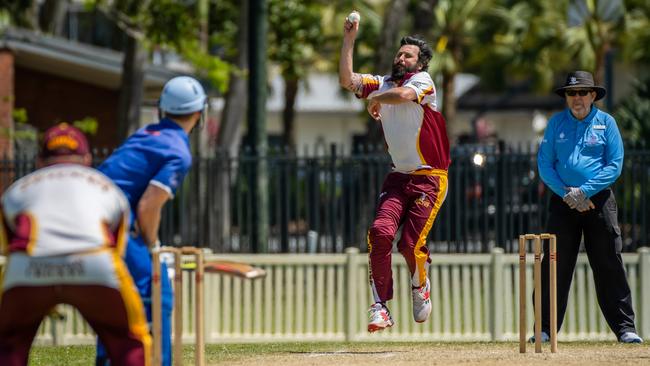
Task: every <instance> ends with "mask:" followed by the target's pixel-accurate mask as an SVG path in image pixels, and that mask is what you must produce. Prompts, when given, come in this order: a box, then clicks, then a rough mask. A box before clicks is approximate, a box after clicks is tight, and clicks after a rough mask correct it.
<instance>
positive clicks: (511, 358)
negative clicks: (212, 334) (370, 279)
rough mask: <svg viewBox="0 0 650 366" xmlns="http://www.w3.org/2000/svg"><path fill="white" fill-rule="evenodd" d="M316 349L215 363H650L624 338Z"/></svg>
mask: <svg viewBox="0 0 650 366" xmlns="http://www.w3.org/2000/svg"><path fill="white" fill-rule="evenodd" d="M314 348H315V349H314V350H313V351H311V350H309V351H304V350H301V351H291V350H286V351H284V350H282V351H280V350H278V351H275V352H268V353H267V352H261V353H258V354H251V355H243V354H240V355H237V356H235V357H232V356H234V355H231V357H227V359H224V360H220V361H218V362H216V363H214V362H210V364H211V365H242V366H243V365H246V366H250V365H254V366H261V365H288V366H298V365H314V366H320V365H322V366H326V365H327V366H329V365H336V366H341V365H355V366H356V365H368V366H378V365H390V366H401V365H445V366H448V365H464V366H471V365H480V366H488V365H494V366H505V365H548V364H549V363H552V364H555V365H576V366H577V365H589V366H596V365H608V366H609V365H617V366H618V365H630V366H639V365H650V347H648V346H647V345H643V344H641V345H627V344H618V343H580V344H576V343H566V344H562V343H560V345H559V351H558V353H555V354H552V353H550V350H549V349H548V346H545V349H544V353H541V354H540V353H538V354H535V353H534V347H533V346H532V345H529V347H528V353H526V354H520V353H519V346H518V344H517V343H453V344H450V343H418V344H415V345H409V344H406V343H405V344H388V345H382V343H380V342H377V344H376V345H367V344H364V345H355V344H350V345H346V346H340V345H339V346H338V347H337V349H334V348H332V349H328V347H327V346H326V345H318V346H317V347H314Z"/></svg>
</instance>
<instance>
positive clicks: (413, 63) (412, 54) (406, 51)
mask: <svg viewBox="0 0 650 366" xmlns="http://www.w3.org/2000/svg"><path fill="white" fill-rule="evenodd" d="M419 55H420V47H418V46H416V45H412V44H405V45H404V46H402V47H400V49H399V50H398V51H397V54H396V55H395V60H393V64H394V65H401V66H403V67H404V69H405V70H406V71H407V72H413V71H417V69H418V60H419V57H418V56H419Z"/></svg>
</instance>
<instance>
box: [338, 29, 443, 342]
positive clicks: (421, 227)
mask: <svg viewBox="0 0 650 366" xmlns="http://www.w3.org/2000/svg"><path fill="white" fill-rule="evenodd" d="M350 19H352V20H353V22H351V21H350ZM358 30H359V22H358V21H355V19H354V17H348V19H346V21H345V25H344V35H343V47H342V49H341V61H340V65H339V82H340V84H341V86H342V87H344V88H345V89H347V90H349V91H352V92H353V93H354V94H355V95H356V96H357V97H359V98H366V99H367V100H368V112H369V113H370V115H371V116H372V117H373V118H374V119H376V120H377V121H381V125H382V129H383V131H384V138H385V141H386V144H387V145H388V152H389V153H390V156H391V158H392V161H393V171H392V172H391V173H389V174H388V175H387V176H386V178H385V180H384V183H383V186H382V189H381V194H380V196H379V202H378V204H377V212H376V216H375V220H374V222H373V223H372V226H371V227H370V230H368V252H369V258H370V286H371V288H372V293H373V297H374V301H375V303H374V304H373V305H372V306H371V307H370V310H369V315H370V319H369V323H368V331H369V332H374V331H378V330H382V329H385V328H388V327H391V326H393V324H394V321H393V318H392V317H391V315H390V312H389V311H388V308H387V307H386V302H387V301H388V300H391V299H392V298H393V279H392V272H391V252H392V247H393V239H394V238H395V234H396V232H397V229H398V228H399V227H400V226H402V236H401V238H400V241H399V244H398V249H399V251H400V253H402V255H403V256H404V258H405V259H406V263H407V264H408V267H409V270H410V272H411V276H412V278H411V286H412V297H413V318H414V320H415V321H416V322H424V321H425V320H426V319H427V318H428V317H429V314H430V313H431V301H430V299H429V296H430V285H429V280H428V278H427V266H428V263H429V262H430V261H431V260H430V258H429V249H428V248H427V246H426V239H427V235H428V233H429V230H431V226H432V225H433V221H434V220H435V218H436V215H437V214H438V211H439V210H440V207H441V206H442V203H443V201H444V199H445V196H446V195H447V168H448V167H449V163H450V159H449V141H448V140H447V131H446V126H445V120H444V118H443V117H442V115H441V114H440V113H439V112H438V111H437V109H436V91H435V87H434V85H433V81H432V79H431V76H430V75H429V73H428V72H427V68H428V65H429V61H430V60H431V57H432V54H433V52H432V50H431V48H430V47H429V45H427V44H426V42H424V41H423V40H421V39H418V38H416V37H404V38H402V41H401V46H400V48H399V50H398V51H397V54H396V55H395V58H394V61H393V70H392V73H391V74H390V75H385V76H379V75H366V74H363V75H362V74H357V73H354V72H353V71H352V51H353V48H354V41H355V38H356V35H357V32H358Z"/></svg>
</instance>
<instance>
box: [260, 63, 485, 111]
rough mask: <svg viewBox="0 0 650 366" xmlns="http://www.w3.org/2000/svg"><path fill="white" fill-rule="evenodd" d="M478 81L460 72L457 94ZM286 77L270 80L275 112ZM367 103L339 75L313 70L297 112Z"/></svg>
mask: <svg viewBox="0 0 650 366" xmlns="http://www.w3.org/2000/svg"><path fill="white" fill-rule="evenodd" d="M477 83H478V77H477V76H474V75H471V74H459V75H458V76H457V77H456V87H455V93H456V97H458V96H459V95H462V94H463V93H465V92H466V91H467V90H469V89H470V88H472V87H473V86H474V85H475V84H477ZM284 87H285V83H284V79H282V76H280V75H279V74H277V75H275V76H274V77H273V78H272V79H271V92H270V93H269V96H268V99H267V109H268V110H269V111H272V112H278V111H281V110H282V109H283V108H284ZM436 93H437V94H438V103H440V100H441V99H440V98H441V96H442V89H441V88H440V87H439V86H437V90H436ZM364 108H365V104H364V102H362V101H361V100H360V99H357V98H355V97H354V95H353V94H352V93H350V92H347V91H344V90H343V89H342V88H341V87H340V86H339V80H338V75H336V74H331V73H318V72H315V73H311V74H309V76H308V78H307V85H305V83H303V82H301V83H300V84H299V85H298V95H297V96H296V105H295V109H296V111H297V112H350V113H356V112H359V111H362V110H364Z"/></svg>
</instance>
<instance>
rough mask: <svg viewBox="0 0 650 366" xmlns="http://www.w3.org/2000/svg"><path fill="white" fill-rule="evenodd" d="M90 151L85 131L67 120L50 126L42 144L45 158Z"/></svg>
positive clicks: (81, 153) (82, 153)
mask: <svg viewBox="0 0 650 366" xmlns="http://www.w3.org/2000/svg"><path fill="white" fill-rule="evenodd" d="M89 153H90V148H89V147H88V140H87V139H86V136H85V135H84V134H83V132H81V131H80V130H79V129H77V128H76V127H74V126H71V125H69V124H67V123H65V122H63V123H59V124H58V125H56V126H54V127H50V128H49V129H48V130H47V131H45V134H44V135H43V143H42V145H41V158H43V159H47V158H52V157H58V156H68V155H86V154H89Z"/></svg>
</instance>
